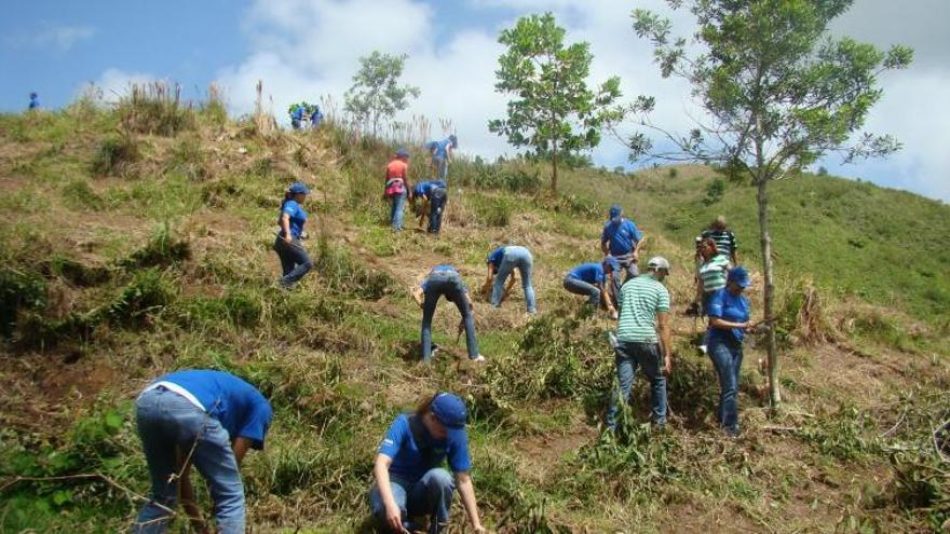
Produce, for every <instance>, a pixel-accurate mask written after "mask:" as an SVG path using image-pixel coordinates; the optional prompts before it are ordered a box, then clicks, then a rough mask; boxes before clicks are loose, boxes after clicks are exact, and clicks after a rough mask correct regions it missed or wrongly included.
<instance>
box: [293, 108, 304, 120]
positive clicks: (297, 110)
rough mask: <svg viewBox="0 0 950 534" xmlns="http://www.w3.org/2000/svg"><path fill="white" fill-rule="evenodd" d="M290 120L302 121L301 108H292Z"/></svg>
mask: <svg viewBox="0 0 950 534" xmlns="http://www.w3.org/2000/svg"><path fill="white" fill-rule="evenodd" d="M290 118H291V119H293V120H295V121H299V120H301V119H303V106H297V107H295V108H294V110H293V112H291V114H290Z"/></svg>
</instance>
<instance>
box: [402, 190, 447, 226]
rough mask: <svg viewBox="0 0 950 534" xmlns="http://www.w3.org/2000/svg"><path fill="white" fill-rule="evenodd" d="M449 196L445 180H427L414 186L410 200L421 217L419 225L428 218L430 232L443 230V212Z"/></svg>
mask: <svg viewBox="0 0 950 534" xmlns="http://www.w3.org/2000/svg"><path fill="white" fill-rule="evenodd" d="M447 196H448V193H447V190H446V186H445V182H443V181H442V180H426V181H423V182H419V183H417V184H416V185H415V186H414V187H413V188H412V198H411V199H410V201H411V202H412V206H413V209H414V210H415V213H416V214H417V216H418V217H419V226H420V227H421V226H422V221H423V220H425V219H426V218H428V219H429V226H428V229H427V231H428V232H429V233H430V234H438V233H439V232H440V231H441V230H442V214H443V213H444V212H445V201H446V200H447Z"/></svg>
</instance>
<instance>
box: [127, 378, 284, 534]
mask: <svg viewBox="0 0 950 534" xmlns="http://www.w3.org/2000/svg"><path fill="white" fill-rule="evenodd" d="M272 418H273V411H272V410H271V406H270V404H269V403H268V402H267V399H265V398H264V396H263V395H262V394H261V392H260V391H258V390H257V389H256V388H255V387H254V386H252V385H250V384H248V383H247V382H245V381H244V380H241V379H240V378H238V377H236V376H234V375H232V374H229V373H225V372H223V371H211V370H198V369H194V370H181V371H176V372H173V373H169V374H167V375H165V376H162V377H160V378H158V379H156V380H155V381H154V382H152V383H151V384H150V385H149V386H148V387H146V388H145V389H144V390H143V391H142V393H141V394H140V395H139V397H138V399H137V400H136V401H135V420H136V427H137V429H138V434H139V438H141V440H142V449H143V450H144V451H145V459H146V461H147V463H148V470H149V475H150V477H151V480H152V490H151V500H149V502H148V503H146V504H145V506H144V507H143V508H142V510H141V511H140V512H139V515H138V518H137V519H136V522H135V524H134V526H133V532H136V533H151V532H164V531H165V530H166V529H167V528H168V524H169V523H170V522H171V520H172V517H173V515H174V509H175V506H176V504H177V501H178V495H179V493H180V495H181V501H182V502H181V504H182V506H183V507H184V508H185V511H186V512H187V513H188V517H189V518H190V519H191V523H192V526H193V527H194V528H195V530H197V531H198V532H206V527H205V523H204V520H203V519H202V514H201V511H200V510H199V509H198V507H197V504H196V503H195V499H194V491H193V488H192V485H191V479H190V478H189V474H190V470H191V466H192V465H194V466H195V467H196V468H198V471H199V472H200V473H201V475H202V476H203V477H204V478H205V479H206V480H207V481H208V486H209V488H210V490H211V498H212V499H213V500H214V515H215V521H216V523H217V532H221V533H225V534H243V533H244V531H245V525H246V522H247V520H246V515H247V513H246V508H245V504H244V486H243V484H242V483H241V473H240V465H241V461H242V460H243V459H244V455H245V454H246V453H247V451H248V449H258V450H261V449H263V448H264V438H265V436H266V435H267V430H268V429H269V428H270V424H271V419H272Z"/></svg>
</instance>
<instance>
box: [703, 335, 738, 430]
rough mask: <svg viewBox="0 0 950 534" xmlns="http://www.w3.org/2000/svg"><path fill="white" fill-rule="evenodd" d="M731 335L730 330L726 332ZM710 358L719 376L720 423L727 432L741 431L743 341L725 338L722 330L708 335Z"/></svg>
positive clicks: (718, 414) (718, 416)
mask: <svg viewBox="0 0 950 534" xmlns="http://www.w3.org/2000/svg"><path fill="white" fill-rule="evenodd" d="M724 333H725V334H726V335H729V333H728V332H724ZM708 341H709V345H708V349H707V354H709V359H710V360H712V363H713V366H714V367H715V368H716V374H717V375H718V376H719V410H718V412H717V414H716V415H717V419H718V420H719V425H720V426H721V427H722V428H724V429H725V430H726V431H727V432H729V433H731V434H735V433H737V432H739V370H740V369H741V368H742V343H740V342H738V341H735V340H733V341H729V340H727V339H723V336H722V335H721V333H720V332H717V333H716V334H713V335H709V336H708Z"/></svg>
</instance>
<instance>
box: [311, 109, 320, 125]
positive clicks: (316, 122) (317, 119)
mask: <svg viewBox="0 0 950 534" xmlns="http://www.w3.org/2000/svg"><path fill="white" fill-rule="evenodd" d="M322 121H323V113H320V112H319V111H314V112H313V115H310V124H311V125H312V126H320V123H321V122H322Z"/></svg>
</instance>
